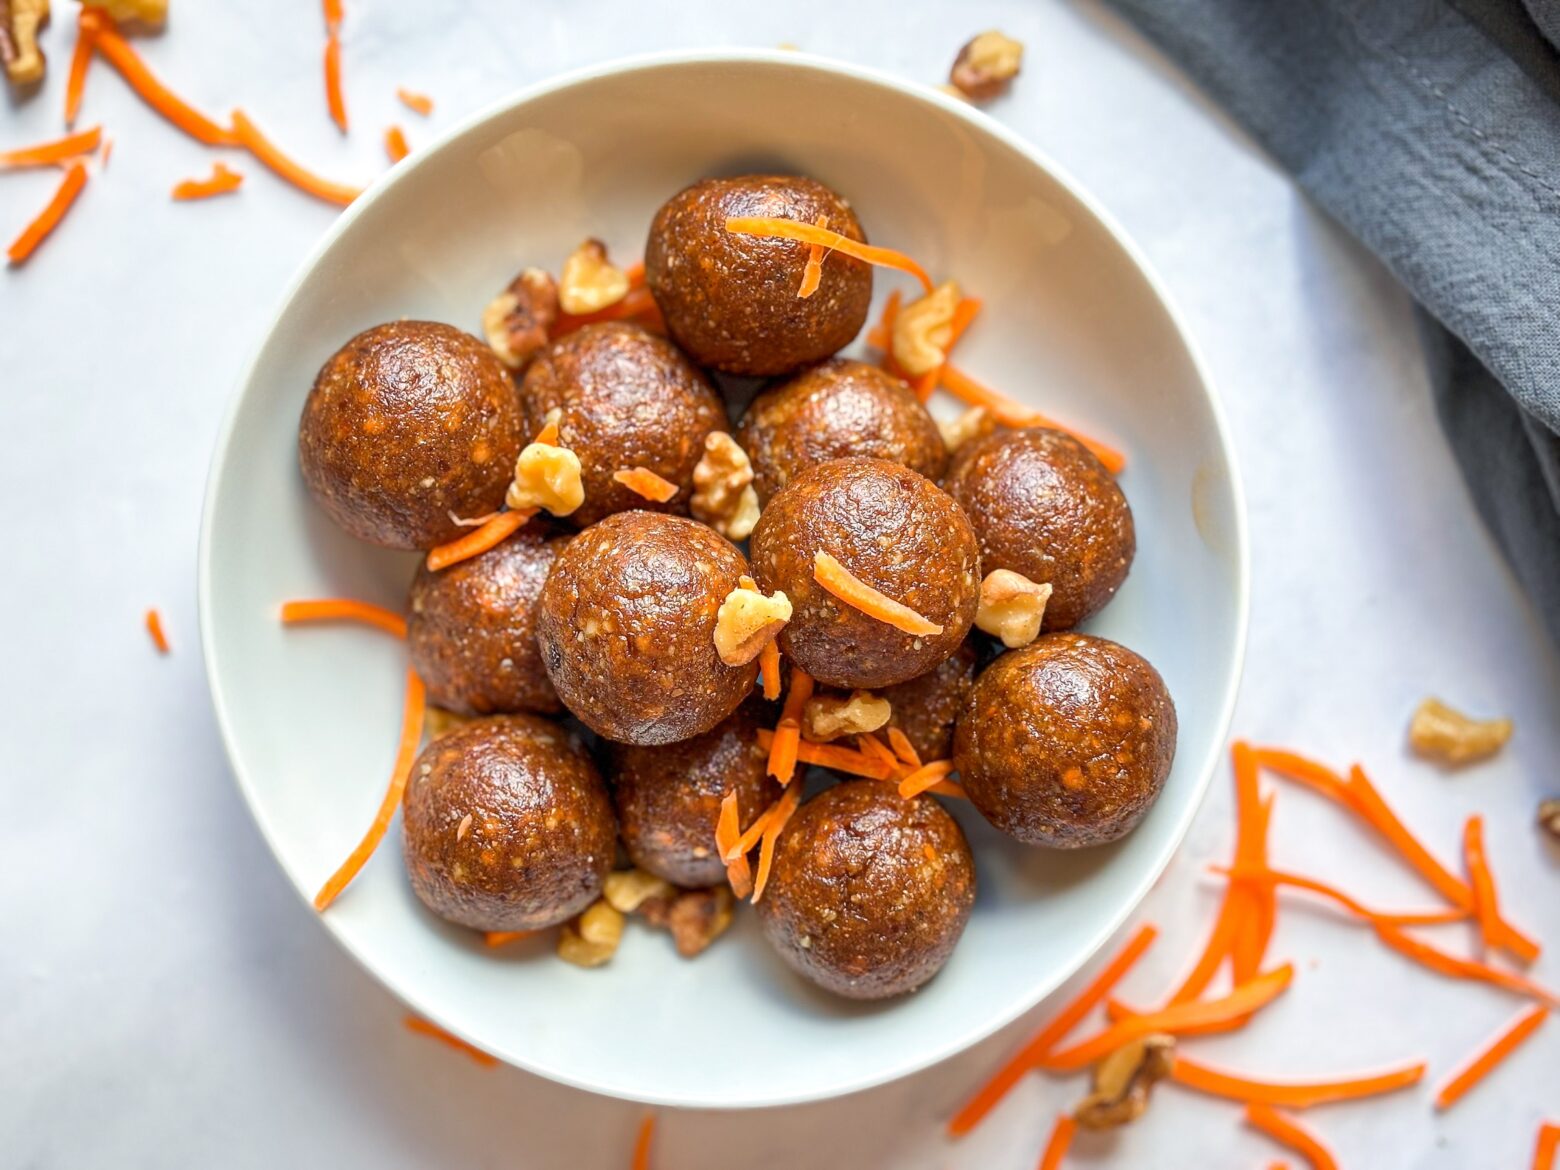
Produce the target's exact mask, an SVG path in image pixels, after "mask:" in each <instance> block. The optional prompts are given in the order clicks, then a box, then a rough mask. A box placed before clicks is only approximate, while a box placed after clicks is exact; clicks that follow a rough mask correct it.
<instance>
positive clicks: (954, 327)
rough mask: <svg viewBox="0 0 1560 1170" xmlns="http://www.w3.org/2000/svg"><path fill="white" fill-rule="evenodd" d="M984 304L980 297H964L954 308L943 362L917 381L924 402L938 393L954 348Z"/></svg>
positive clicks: (916, 386) (918, 393)
mask: <svg viewBox="0 0 1560 1170" xmlns="http://www.w3.org/2000/svg"><path fill="white" fill-rule="evenodd" d="M982 304H983V302H982V301H981V300H980V298H978V297H964V298H963V299H961V300H960V301H959V303H958V304H957V305H955V306H954V307H953V320H952V321H951V322H949V326H948V344H947V345H946V346H944V347H943V360H942V362H941V363H940V364H939V365H938V366H937V367H936V368H934V369H931V370H928V371H927V372H926V373H924V374H922V375H921V376H920V377H919V378H917V379H916V380H915V387H914V389H915V396H916V397H917V398H919V399H920V400H921V401H922V402H928V401H930V400H931V397H932V395H933V393H935V392H936V390H937V387H938V385H939V384H940V383H941V382H942V378H943V372H944V370H946V369H947V367H948V358H949V355H951V354H952V353H953V347H954V346H955V345H957V344H958V343H959V338H961V337H963V336H964V331H965V330H966V329H968V328H969V327H970V324H971V323H972V322H973V321H974V320H975V318H976V317H977V316H978V315H979V314H980V310H981V305H982Z"/></svg>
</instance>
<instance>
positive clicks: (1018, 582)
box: [975, 569, 1051, 650]
mask: <svg viewBox="0 0 1560 1170" xmlns="http://www.w3.org/2000/svg"><path fill="white" fill-rule="evenodd" d="M1050 600H1051V586H1050V585H1049V584H1045V585H1036V584H1035V583H1034V582H1033V581H1031V580H1030V579H1029V578H1028V577H1026V576H1024V575H1023V574H1022V573H1015V572H1013V570H1011V569H993V570H991V572H989V573H987V574H986V579H985V580H984V581H982V582H981V583H980V603H979V606H978V607H977V608H976V610H975V624H976V625H977V626H979V627H980V628H981V629H982V630H984V631H985V632H986V633H988V634H990V635H992V636H993V637H996V638H1001V639H1002V644H1003V645H1004V646H1006V647H1007V648H1008V649H1009V650H1016V649H1018V648H1019V647H1020V646H1027V645H1029V643H1031V642H1033V641H1034V640H1035V639H1036V638H1038V637H1039V636H1040V625H1041V623H1042V622H1044V621H1045V606H1046V602H1048V601H1050Z"/></svg>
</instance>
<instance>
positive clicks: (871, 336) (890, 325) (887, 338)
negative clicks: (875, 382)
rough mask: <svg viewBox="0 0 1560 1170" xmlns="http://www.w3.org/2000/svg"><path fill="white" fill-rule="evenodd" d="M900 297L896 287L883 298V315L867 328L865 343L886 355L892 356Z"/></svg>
mask: <svg viewBox="0 0 1560 1170" xmlns="http://www.w3.org/2000/svg"><path fill="white" fill-rule="evenodd" d="M901 299H902V298H901V297H900V295H899V290H898V289H897V288H896V289H894V290H893V291H892V292H890V293H889V294H888V296H887V297H886V298H884V300H883V316H882V317H880V318H879V319H878V323H877V324H876V325H874V326H873V327H872V328H871V329H869V330H867V344H868V345H870V346H872V347H873V348H874V349H880V350H882V351H883V353H884V355H885V356H886V357H889V358H892V357H893V348H894V322H895V321H897V320H898V319H899V302H900V300H901Z"/></svg>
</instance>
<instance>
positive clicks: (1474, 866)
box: [1463, 816, 1500, 947]
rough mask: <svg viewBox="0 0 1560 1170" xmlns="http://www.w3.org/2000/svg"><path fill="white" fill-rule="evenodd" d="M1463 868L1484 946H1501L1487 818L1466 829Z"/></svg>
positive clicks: (1470, 823) (1472, 820)
mask: <svg viewBox="0 0 1560 1170" xmlns="http://www.w3.org/2000/svg"><path fill="white" fill-rule="evenodd" d="M1463 865H1464V866H1465V867H1466V869H1467V871H1468V888H1469V890H1470V891H1471V892H1472V894H1473V912H1474V916H1475V917H1477V918H1478V920H1479V937H1480V938H1482V939H1483V940H1484V945H1485V946H1487V947H1493V946H1496V945H1497V942H1496V939H1497V929H1496V928H1497V925H1498V923H1499V922H1500V902H1499V899H1498V897H1497V895H1496V891H1495V875H1494V874H1493V873H1491V872H1490V863H1489V859H1488V858H1487V857H1486V856H1485V852H1484V818H1483V817H1480V816H1472V817H1469V818H1468V821H1467V823H1466V824H1465V825H1464V826H1463Z"/></svg>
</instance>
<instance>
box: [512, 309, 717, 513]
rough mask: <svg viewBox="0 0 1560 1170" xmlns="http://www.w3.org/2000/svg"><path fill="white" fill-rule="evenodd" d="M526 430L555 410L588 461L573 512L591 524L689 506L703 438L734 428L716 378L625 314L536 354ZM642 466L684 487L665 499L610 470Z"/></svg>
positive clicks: (562, 436)
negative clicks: (623, 515) (633, 511)
mask: <svg viewBox="0 0 1560 1170" xmlns="http://www.w3.org/2000/svg"><path fill="white" fill-rule="evenodd" d="M520 405H521V408H522V409H523V410H524V412H525V422H526V429H527V433H529V434H535V433H536V432H537V431H540V430H541V429H542V427H543V426H544V425H545V424H546V422H547V416H548V412H549V411H551V410H555V409H556V410H557V411H558V412H559V418H558V442H559V443H560V444H561V445H562V446H564V447H567V448H569V449H570V450H571V451H573V452H574V453H575V454H576V455H578V456H579V459H580V470H581V473H582V474H581V479H582V481H583V483H584V487H585V502H584V503H583V504H581V505H580V506H579V508H578V509H576V510H575V511H574V512H572V513H570V515H569V516H567V517H566V519H567V520H568V521H569V522H570V523H571V524H573V525H574V526H575V527H577V528H585V527H588V526H589V525H591V524H594V523H595V522H596V521H597V520H600V519H601V518H602V517H603V516H606V515H609V514H610V513H613V512H627V511H629V510H631V509H636V508H637V509H642V510H646V511H657V512H659V511H669V512H681V513H686V512H687V511H688V497H689V495H690V494H691V493H692V491H693V469H694V468H695V467H696V466H698V463H699V459H700V458H701V457H702V456H703V454H704V437H705V436H706V435H708V434H709V433H710V432H711V431H723V430H725V429H726V408H725V406H724V405H723V404H722V402H721V400H720V397H719V395H717V394H716V393H715V391H714V390H713V389H711V387H710V383H709V380H708V379H707V378H705V376H704V375H703V374H702V373H700V372H699V370H698V369H696V368H695V367H694V366H693V364H692V363H691V362H689V361H688V359H687V358H685V357H684V356H683V355H682V354H681V353H680V352H678V350H677V347H676V346H675V345H673V344H672V343H671V342H669V341H667V340H665V339H664V338H660V337H657V336H655V335H654V334H653V333H648V332H646V331H645V330H644V329H641V328H640V327H639V326H638V325H633V324H630V323H628V322H626V321H604V322H602V323H600V324H597V325H587V326H585V327H584V328H583V329H579V330H576V331H575V332H573V333H570V334H568V335H567V336H566V337H562V338H560V339H559V340H557V341H555V342H553V343H552V344H551V345H549V346H548V347H547V348H546V349H544V350H542V351H541V352H540V353H539V354H537V355H536V358H535V360H534V361H532V363H531V365H530V367H529V368H528V369H527V370H526V372H525V378H524V380H523V381H522V382H521V384H520ZM634 467H644V468H648V469H649V470H651V471H653V472H655V474H657V475H659V476H660V477H661V478H662V479H665V480H668V481H670V482H671V483H674V484H676V485H677V486H678V488H679V489H681V490H679V491H678V493H677V494H676V495H675V496H673V497H672V498H671V499H670V500H668V501H667V502H666V503H664V504H658V503H656V502H654V501H652V500H647V499H646V498H645V497H644V496H642V495H640V494H639V493H638V492H634V491H630V490H629V489H628V488H626V487H624V486H623V485H622V484H620V483H618V482H617V481H616V480H615V479H613V478H612V475H613V473H614V472H616V471H624V470H628V469H630V468H634Z"/></svg>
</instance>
